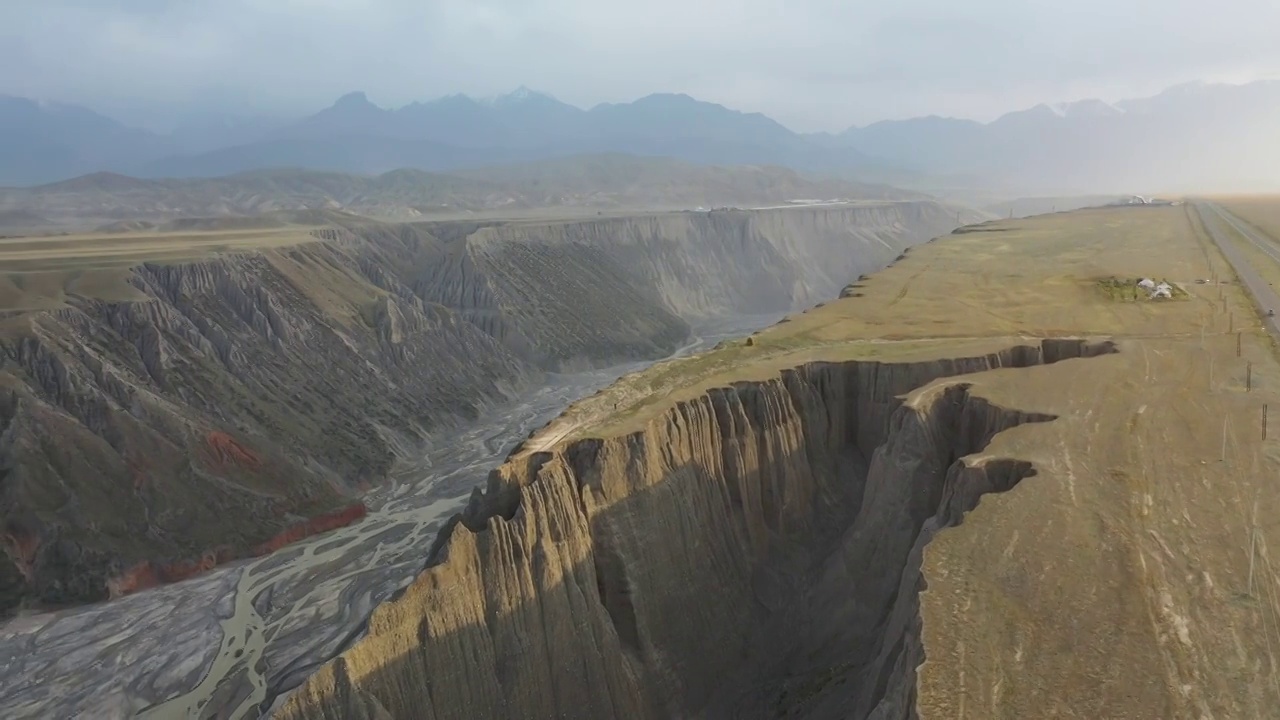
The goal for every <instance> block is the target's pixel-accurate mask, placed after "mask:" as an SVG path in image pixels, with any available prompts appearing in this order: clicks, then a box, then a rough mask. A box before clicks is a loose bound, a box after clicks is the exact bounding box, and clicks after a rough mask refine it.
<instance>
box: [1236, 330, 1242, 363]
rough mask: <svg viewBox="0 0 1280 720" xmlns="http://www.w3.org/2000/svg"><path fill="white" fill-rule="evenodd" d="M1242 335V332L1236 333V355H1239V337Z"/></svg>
mask: <svg viewBox="0 0 1280 720" xmlns="http://www.w3.org/2000/svg"><path fill="white" fill-rule="evenodd" d="M1242 336H1244V333H1242V332H1238V333H1236V357H1240V338H1241V337H1242Z"/></svg>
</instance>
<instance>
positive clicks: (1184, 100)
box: [0, 81, 1280, 194]
mask: <svg viewBox="0 0 1280 720" xmlns="http://www.w3.org/2000/svg"><path fill="white" fill-rule="evenodd" d="M1277 120H1280V82H1275V81H1259V82H1255V83H1250V84H1246V85H1225V84H1206V83H1195V84H1188V85H1181V86H1177V87H1173V88H1170V89H1168V90H1166V91H1165V92H1163V93H1160V94H1158V95H1156V96H1153V97H1149V98H1142V99H1135V100H1126V101H1122V102H1117V103H1104V102H1102V101H1100V100H1085V101H1080V102H1074V103H1066V104H1061V105H1048V104H1043V105H1038V106H1036V107H1033V108H1030V109H1027V110H1022V111H1018V112H1012V113H1008V114H1006V115H1003V116H1001V117H1000V118H998V119H996V120H994V121H992V122H990V123H979V122H975V121H972V120H962V119H955V118H944V117H937V116H931V117H924V118H914V119H908V120H892V121H885V122H879V123H875V124H872V125H869V126H866V127H861V128H850V129H849V130H846V131H844V132H841V133H835V134H802V133H797V132H793V131H792V130H790V129H788V128H786V127H785V126H783V125H782V124H780V123H778V122H776V121H774V120H772V119H771V118H769V117H767V116H765V115H762V114H760V113H746V112H739V111H736V110H732V109H729V108H726V107H723V106H721V105H717V104H714V103H708V102H703V101H699V100H697V99H694V98H692V97H689V96H687V95H681V94H655V95H649V96H647V97H644V98H640V99H638V100H636V101H634V102H630V103H620V104H602V105H598V106H596V107H593V108H591V109H589V110H583V109H580V108H577V107H575V106H572V105H569V104H567V103H563V102H560V101H559V100H556V99H555V98H553V97H551V96H549V95H546V94H543V93H539V92H534V91H531V90H528V89H524V88H521V89H520V90H518V91H516V92H514V93H510V94H508V95H504V96H501V97H499V98H496V99H494V100H488V101H486V100H477V99H474V98H471V97H467V96H464V95H452V96H448V97H443V98H439V99H436V100H431V101H428V102H420V103H412V104H410V105H406V106H404V107H400V108H394V109H388V108H382V107H379V106H377V105H375V104H373V103H372V102H370V101H369V99H368V98H367V97H366V96H365V95H364V94H363V93H360V92H353V93H349V94H347V95H344V96H343V97H341V98H339V99H338V100H337V102H335V103H334V104H333V105H332V106H330V107H328V108H325V109H324V110H321V111H320V112H317V113H315V114H313V115H310V116H307V117H304V118H301V119H299V120H296V121H292V122H269V121H264V120H257V119H236V118H230V117H211V118H209V120H208V122H205V123H199V124H188V125H186V126H184V127H183V128H180V129H179V130H178V131H175V132H173V133H170V134H167V135H164V134H158V133H153V132H148V131H144V130H140V129H136V128H130V127H127V126H124V125H122V124H121V123H118V122H116V121H114V120H111V119H109V118H107V117H105V116H103V115H100V114H98V113H95V112H93V111H92V110H89V109H87V108H83V107H79V106H75V105H68V104H61V103H45V102H39V101H35V100H30V99H25V98H15V97H0V185H34V184H40V183H49V182H55V181H59V180H65V179H68V178H71V177H75V176H78V175H83V174H88V173H93V172H98V171H112V172H118V173H124V174H128V175H133V176H137V177H141V178H163V177H216V176H224V175H231V174H236V173H243V172H248V171H253V170H260V169H264V168H279V167H293V168H305V169H310V170H321V171H331V172H344V173H357V174H362V175H379V174H382V173H386V172H389V171H392V170H396V169H402V168H411V169H417V170H422V171H428V172H445V171H449V172H452V171H456V170H458V169H461V168H475V167H480V166H487V165H499V164H510V163H527V162H531V161H538V160H546V159H549V158H556V157H564V156H570V155H580V154H600V153H604V154H617V153H623V154H631V155H637V156H666V157H672V158H677V159H680V160H684V161H686V162H689V163H696V164H703V165H776V166H785V167H789V168H792V169H795V170H798V171H801V172H804V173H808V174H816V175H823V176H829V177H840V178H845V179H854V180H861V181H869V182H881V183H892V184H896V185H899V186H903V187H909V188H913V189H919V190H924V191H929V192H939V191H943V194H945V191H946V190H947V189H949V188H960V187H963V188H967V189H970V190H972V189H973V188H987V189H991V190H998V191H1007V192H1012V193H1015V194H1031V193H1069V192H1138V191H1148V192H1170V191H1179V192H1181V191H1209V190H1224V191H1225V190H1245V189H1275V188H1278V187H1280V175H1277V173H1276V172H1275V171H1274V170H1273V168H1274V167H1276V166H1277V161H1280V142H1277V141H1276V139H1275V137H1276V133H1275V131H1274V128H1275V123H1276V121H1277Z"/></svg>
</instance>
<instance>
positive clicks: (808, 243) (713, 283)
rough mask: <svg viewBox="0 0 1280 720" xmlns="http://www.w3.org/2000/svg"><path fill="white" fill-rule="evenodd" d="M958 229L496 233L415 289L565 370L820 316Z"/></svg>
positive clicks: (814, 213)
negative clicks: (813, 308)
mask: <svg viewBox="0 0 1280 720" xmlns="http://www.w3.org/2000/svg"><path fill="white" fill-rule="evenodd" d="M954 225H955V216H954V214H953V212H952V211H951V210H948V209H946V208H945V207H943V206H941V205H938V204H937V203H932V202H903V203H892V204H880V205H865V206H856V205H854V206H836V207H815V208H806V209H803V210H798V209H782V210H762V211H715V212H707V213H693V212H686V213H668V214H661V215H656V214H655V215H648V216H640V217H634V218H609V219H600V220H587V221H579V222H571V223H556V224H539V223H510V224H505V225H492V226H489V227H481V228H477V229H476V230H475V231H474V232H473V233H471V234H469V235H468V236H467V237H465V238H464V239H459V240H457V241H456V242H454V243H452V244H451V245H450V247H449V248H448V250H447V252H446V253H445V257H444V258H443V259H442V261H441V262H439V263H437V264H435V265H433V266H432V267H431V268H429V269H428V270H427V271H426V273H425V274H424V275H423V276H422V278H421V280H420V281H419V283H418V284H417V285H415V288H416V289H417V290H418V291H419V292H420V294H421V295H422V296H423V297H424V298H428V299H430V300H432V301H434V302H438V303H440V304H442V305H444V306H446V307H448V308H450V309H453V310H456V311H458V312H459V313H460V314H461V315H462V316H463V317H465V318H467V319H468V320H471V321H472V322H475V323H476V324H477V325H479V326H480V327H483V328H485V329H486V331H487V332H489V333H490V334H492V335H494V336H495V337H497V338H498V339H500V340H501V341H502V342H503V343H504V344H505V345H506V346H507V347H509V348H511V349H512V350H513V351H515V352H518V353H531V354H533V355H534V356H535V357H537V358H538V359H539V361H540V362H542V363H543V364H545V365H547V366H549V367H553V368H557V367H562V366H563V365H565V364H566V363H569V364H572V363H574V362H575V360H576V359H578V358H582V357H589V358H605V359H610V360H616V359H620V358H623V357H637V356H655V355H660V354H663V352H664V351H668V352H669V351H670V350H672V349H674V348H675V347H676V346H678V345H679V344H680V342H681V340H683V338H684V336H685V335H686V334H687V332H688V328H687V326H686V325H685V324H684V321H686V320H690V319H705V318H713V317H717V316H723V315H725V314H728V313H738V314H767V313H776V312H784V311H788V310H796V309H799V308H802V307H808V306H810V305H813V304H815V303H817V302H820V301H823V300H827V299H830V298H832V297H834V296H835V295H836V293H837V292H838V291H839V289H840V287H842V286H843V285H844V284H845V283H847V282H848V281H849V279H850V278H853V277H855V276H857V275H859V274H861V273H865V272H870V271H872V270H875V269H878V268H880V267H883V266H884V265H886V264H887V263H888V262H890V261H891V260H892V259H893V258H894V257H896V256H897V255H898V254H900V253H901V252H902V251H903V250H904V249H906V248H907V247H910V246H911V245H914V244H917V243H921V242H924V241H926V240H929V239H930V238H933V237H936V236H938V235H940V234H943V233H945V232H947V231H948V230H950V229H951V228H952V227H953V226H954ZM550 288H554V292H548V290H549V289H550Z"/></svg>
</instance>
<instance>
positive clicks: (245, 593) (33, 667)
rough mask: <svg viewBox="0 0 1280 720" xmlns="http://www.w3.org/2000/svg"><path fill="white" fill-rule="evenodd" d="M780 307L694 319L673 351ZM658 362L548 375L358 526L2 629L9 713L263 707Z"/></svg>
mask: <svg viewBox="0 0 1280 720" xmlns="http://www.w3.org/2000/svg"><path fill="white" fill-rule="evenodd" d="M781 317H782V315H768V316H748V317H739V318H734V319H730V320H719V321H717V322H716V323H715V325H714V327H702V328H695V333H694V336H693V337H692V338H691V339H690V341H689V343H688V344H687V345H685V346H684V347H682V348H681V349H680V350H678V351H677V352H676V353H675V354H673V355H672V357H678V356H681V355H687V354H690V353H694V352H698V351H701V350H703V349H706V348H710V347H712V346H714V345H715V344H716V343H718V342H720V341H721V340H724V339H726V338H732V337H739V336H742V335H745V334H748V333H750V332H751V331H752V330H755V329H759V328H761V327H765V326H767V325H771V324H773V323H774V322H776V321H777V320H778V319H780V318H781ZM650 364H652V363H651V362H647V361H646V362H634V363H628V364H624V365H617V366H614V367H610V368H606V369H600V370H592V371H589V372H581V373H572V374H553V375H549V376H548V378H547V382H546V383H545V384H543V385H542V386H541V387H539V388H537V389H535V390H532V391H530V392H528V393H526V394H525V395H524V396H522V397H521V398H519V399H517V400H515V401H513V402H510V403H507V404H504V405H502V406H500V407H497V408H494V409H492V410H491V411H489V412H487V413H485V415H484V416H483V417H482V418H481V419H480V420H478V421H476V422H474V423H471V424H469V425H468V426H466V427H465V428H464V429H463V430H461V431H460V432H458V433H456V434H454V435H452V436H450V437H448V438H445V439H442V441H440V442H439V443H438V446H437V447H436V448H434V449H432V450H430V451H429V452H428V453H427V454H426V456H425V457H424V458H422V460H421V464H420V467H422V468H424V469H423V471H422V472H420V473H416V474H414V475H411V476H408V477H404V476H403V474H399V475H398V478H399V479H396V480H392V481H390V482H388V483H386V484H385V485H383V486H381V487H379V488H377V489H376V490H374V491H372V492H370V493H369V494H368V495H366V496H365V498H364V500H365V503H366V505H367V506H368V507H369V514H368V516H367V517H366V518H365V519H364V520H363V521H361V522H359V523H356V524H354V525H351V526H349V527H346V528H342V529H339V530H335V531H333V532H330V533H326V534H323V535H319V536H316V537H313V538H309V539H307V540H305V541H303V542H299V543H297V544H294V545H290V546H287V547H285V548H283V549H281V550H279V551H278V552H276V553H274V554H272V555H268V556H266V557H262V558H257V559H255V560H251V561H247V562H243V563H238V564H233V565H227V566H223V567H219V568H216V569H214V570H213V571H211V572H209V573H206V574H204V575H201V576H198V577H195V578H192V579H190V580H187V581H184V582H181V583H175V584H173V585H166V586H162V587H158V588H153V589H151V590H147V591H144V592H141V593H138V594H136V595H130V596H128V597H125V598H121V599H119V600H114V601H111V602H107V603H101V604H98V605H92V606H87V607H81V608H74V609H70V610H66V611H61V612H57V613H46V614H40V615H29V616H25V617H19V618H16V619H13V620H11V621H9V622H8V623H6V624H5V625H4V626H0V716H3V717H5V718H54V717H57V718H71V717H75V718H128V717H137V716H141V717H147V718H184V717H201V718H206V717H208V718H234V719H237V720H238V719H240V718H258V717H262V716H264V715H265V714H267V713H268V712H269V709H270V708H271V707H273V706H274V705H275V704H276V703H277V702H278V701H279V700H280V699H282V698H283V697H284V696H285V694H287V693H288V691H289V690H291V689H292V688H294V687H296V686H297V685H298V684H299V683H300V682H301V681H302V680H303V679H304V678H305V677H306V676H307V675H308V674H309V673H311V672H312V671H313V670H314V669H315V668H316V667H318V666H319V665H321V664H323V663H324V662H326V661H328V660H329V659H330V658H332V657H334V656H335V655H337V654H338V653H340V652H341V651H342V650H343V649H344V648H346V647H347V646H349V645H350V644H351V643H352V642H353V641H354V640H355V639H357V638H358V637H359V636H360V634H361V633H362V632H363V629H364V625H365V622H366V620H367V619H368V617H369V614H370V612H371V611H372V610H373V608H375V607H376V606H377V605H378V604H380V603H381V602H383V601H384V600H386V599H387V598H389V597H390V596H391V595H392V594H393V593H395V592H396V591H397V590H399V589H401V588H403V587H404V586H406V585H407V584H408V583H409V582H410V581H412V580H413V578H414V577H415V576H416V575H417V574H418V572H419V571H420V570H421V569H422V567H423V565H424V563H425V562H426V559H427V554H428V551H429V550H430V548H431V546H432V543H433V542H434V540H435V538H436V535H437V533H438V532H439V530H440V528H441V526H442V525H443V524H444V523H445V522H446V520H447V519H448V518H449V517H450V516H452V515H453V514H454V513H455V512H457V511H459V510H460V509H461V508H462V507H463V506H464V505H465V504H466V501H467V498H468V497H469V496H470V494H471V491H472V488H474V487H477V486H479V485H481V484H483V482H484V480H485V477H486V476H487V474H488V472H489V470H491V469H492V468H494V467H496V466H497V465H498V464H500V463H501V462H502V460H503V459H504V458H505V457H506V455H507V453H508V452H510V450H511V449H512V447H514V446H515V444H516V443H518V442H519V441H521V440H523V439H524V438H526V437H527V436H528V435H529V433H530V432H532V431H533V430H535V429H537V428H539V427H541V426H542V425H544V424H546V423H547V422H548V421H550V420H551V419H552V418H554V417H555V416H556V415H558V414H559V413H560V412H561V411H563V410H564V408H565V407H567V406H568V405H569V404H570V403H571V402H573V401H574V400H576V399H578V398H581V397H584V396H587V395H590V394H591V393H593V392H595V391H596V390H598V389H599V388H602V387H604V386H606V385H608V384H609V383H611V382H613V381H614V380H616V379H617V378H618V377H621V376H622V375H625V374H628V373H631V372H635V371H638V370H641V369H643V368H645V367H647V366H648V365H650Z"/></svg>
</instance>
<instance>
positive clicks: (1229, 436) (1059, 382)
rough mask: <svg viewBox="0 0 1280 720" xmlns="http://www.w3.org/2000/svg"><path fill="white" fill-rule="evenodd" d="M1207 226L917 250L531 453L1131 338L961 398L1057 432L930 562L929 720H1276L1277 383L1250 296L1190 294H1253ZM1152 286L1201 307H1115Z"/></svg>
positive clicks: (1000, 441)
mask: <svg viewBox="0 0 1280 720" xmlns="http://www.w3.org/2000/svg"><path fill="white" fill-rule="evenodd" d="M1194 214H1195V213H1194V210H1192V209H1191V208H1190V207H1160V208H1122V209H1109V210H1086V211H1079V212H1074V213H1069V214H1060V215H1051V216H1043V217H1039V218H1031V219H1027V220H1013V221H1001V222H997V223H994V224H992V225H990V226H988V227H987V228H986V229H985V231H982V232H971V233H967V234H963V235H954V236H950V237H947V238H944V239H942V240H940V241H938V242H935V243H931V244H928V245H925V246H922V247H918V248H916V249H914V250H913V251H912V252H911V253H910V254H909V255H908V256H907V257H906V258H905V259H903V260H902V261H900V262H898V263H896V264H895V265H894V266H892V267H890V268H889V269H887V270H885V271H883V272H880V273H877V274H875V275H874V276H872V277H871V278H869V279H868V280H866V281H864V282H862V283H860V285H861V286H862V287H860V288H857V289H856V291H857V292H860V293H862V296H861V297H850V298H847V299H843V300H835V301H832V302H829V303H827V304H825V305H824V306H823V307H819V308H817V309H813V310H810V311H808V312H804V313H800V314H797V315H795V316H793V317H791V318H790V319H789V321H785V322H783V323H780V324H778V325H776V326H774V327H772V328H769V329H767V330H765V331H762V332H760V333H759V334H757V335H756V336H755V337H754V338H753V343H752V345H751V346H747V345H745V343H744V341H737V342H734V343H732V344H729V345H726V346H724V347H722V348H720V349H717V350H713V351H710V352H707V353H704V354H701V355H698V356H694V357H691V358H687V359H682V360H677V361H672V362H668V363H663V364H660V365H657V366H655V367H653V368H652V369H650V370H648V371H646V372H642V373H639V374H637V375H633V376H629V377H627V378H624V379H622V380H620V381H619V382H618V383H616V384H615V385H614V386H612V387H611V388H609V389H607V390H606V391H604V392H602V393H601V394H599V395H597V396H595V397H593V398H588V399H585V400H583V401H580V402H579V403H577V404H575V405H574V406H573V407H571V408H570V409H569V410H568V411H566V413H565V414H564V415H563V416H562V417H561V418H560V419H559V420H557V421H556V422H554V423H553V424H552V425H550V426H548V427H547V428H546V429H545V430H544V431H543V432H542V435H541V437H540V438H535V439H534V442H532V443H530V446H531V447H544V446H545V445H546V444H547V441H550V442H557V441H559V440H561V439H563V438H569V437H575V436H584V435H593V436H598V435H612V434H616V433H623V432H628V431H633V430H637V429H641V428H643V427H644V425H645V423H646V421H647V420H649V419H650V418H652V417H654V416H655V415H656V414H657V413H658V412H659V411H661V410H663V409H665V408H667V407H670V405H671V404H672V403H673V402H674V401H677V400H680V399H683V398H689V397H693V396H695V395H697V394H698V393H701V392H704V391H705V390H706V389H707V388H709V387H713V386H719V385H723V384H726V383H727V382H729V381H736V380H748V379H752V378H765V377H770V376H773V375H774V374H776V373H777V372H778V371H779V369H781V368H787V367H793V366H796V365H800V364H802V363H806V362H810V361H815V360H841V359H852V358H880V359H892V360H905V359H927V358H936V357H947V356H960V355H968V354H973V353H975V352H978V351H982V350H992V349H996V348H1001V347H1007V346H1009V345H1012V344H1015V343H1018V342H1020V341H1024V340H1025V339H1030V338H1041V337H1051V336H1057V337H1061V336H1075V337H1089V338H1094V339H1104V338H1110V339H1114V340H1115V341H1116V343H1117V346H1118V348H1119V350H1120V352H1119V353H1117V354H1114V355H1107V356H1103V357H1098V358H1092V359H1088V360H1069V361H1066V362H1062V363H1057V364H1054V365H1050V366H1042V367H1034V368H1028V369H1004V370H996V371H992V372H987V373H981V374H977V375H971V376H966V377H965V378H964V381H965V382H969V383H972V384H973V387H972V390H971V392H972V393H974V394H977V395H980V396H983V397H986V398H988V399H990V400H991V401H993V402H995V403H997V404H998V405H1001V406H1004V407H1011V408H1018V409H1021V410H1025V411H1034V412H1043V413H1052V414H1054V415H1057V416H1058V419H1057V420H1055V421H1053V422H1050V423H1045V424H1031V425H1023V426H1020V427H1017V428H1014V429H1012V430H1009V431H1006V432H1004V433H1002V434H1000V435H998V436H997V437H996V438H995V440H994V441H993V442H992V444H991V445H990V446H989V447H988V448H987V449H986V450H985V451H984V452H983V456H992V457H1012V458H1020V459H1025V460H1030V461H1032V462H1033V463H1034V465H1035V467H1036V468H1037V472H1038V474H1037V475H1036V476H1034V477H1031V478H1029V479H1027V480H1025V481H1023V482H1022V483H1020V484H1019V485H1017V486H1016V487H1015V488H1014V489H1013V490H1012V491H1010V492H1008V493H1004V494H1001V495H993V496H987V497H985V498H984V499H983V500H982V502H981V504H980V505H979V507H978V508H977V509H976V510H975V511H973V512H972V513H970V514H969V516H968V517H967V518H966V520H965V522H964V523H963V524H962V525H960V526H959V527H956V528H952V529H949V530H946V531H944V532H943V533H941V534H940V535H939V536H938V538H937V539H935V541H934V542H933V543H932V544H931V545H930V546H929V547H928V548H927V551H926V555H925V561H924V573H925V577H926V579H927V582H928V589H927V591H926V592H925V593H924V594H923V596H922V615H923V618H924V645H925V654H926V657H927V661H926V663H925V664H924V666H923V667H922V668H921V669H920V676H919V708H920V711H921V714H922V716H923V717H930V718H942V717H946V718H962V719H969V720H985V719H987V718H1048V717H1057V718H1088V719H1089V720H1095V719H1096V718H1175V717H1176V718H1263V717H1277V716H1280V557H1278V558H1277V560H1276V562H1274V563H1273V562H1272V560H1271V551H1272V549H1273V548H1274V549H1275V551H1276V552H1280V520H1277V518H1280V491H1278V490H1277V488H1278V487H1280V486H1278V485H1277V483H1280V479H1278V478H1280V473H1278V472H1277V470H1280V442H1278V441H1277V437H1278V436H1280V426H1278V423H1280V415H1276V414H1275V413H1273V418H1272V430H1271V432H1270V436H1269V438H1268V439H1266V440H1265V441H1264V440H1263V438H1262V436H1261V419H1262V413H1263V407H1264V406H1268V405H1269V406H1270V407H1272V408H1277V409H1280V363H1278V362H1277V359H1276V356H1275V354H1274V351H1273V345H1272V342H1271V340H1270V338H1269V337H1268V336H1266V335H1265V334H1264V333H1263V332H1262V330H1261V323H1260V320H1259V318H1258V317H1257V315H1256V313H1255V311H1254V310H1253V309H1252V306H1251V304H1250V303H1249V301H1248V299H1247V298H1246V297H1244V295H1243V294H1242V290H1241V289H1239V288H1238V287H1237V286H1236V285H1234V284H1230V283H1228V284H1225V285H1222V286H1217V285H1211V284H1197V283H1195V282H1194V281H1195V279H1198V278H1208V277H1210V276H1212V275H1214V274H1215V273H1216V274H1217V275H1218V276H1220V277H1224V278H1228V279H1230V278H1233V275H1232V273H1231V272H1230V271H1229V269H1228V268H1227V266H1226V263H1225V261H1224V260H1223V258H1222V257H1221V255H1220V254H1219V253H1218V251H1217V250H1216V248H1215V247H1214V246H1213V245H1212V243H1210V242H1209V240H1208V239H1207V238H1206V237H1205V236H1204V235H1203V233H1202V231H1200V230H1199V225H1198V223H1197V222H1195V221H1194ZM1256 217H1257V218H1262V217H1263V215H1261V214H1259V215H1257V216H1256ZM1277 217H1280V214H1277ZM1256 221H1257V222H1260V223H1261V222H1264V221H1263V220H1261V219H1258V220H1256ZM1138 276H1153V277H1158V278H1159V277H1163V278H1168V279H1169V280H1170V281H1173V282H1177V283H1179V284H1181V286H1182V287H1183V288H1184V289H1185V290H1186V291H1187V293H1188V297H1187V298H1186V299H1185V300H1181V301H1164V302H1142V301H1130V300H1126V299H1119V298H1115V297H1111V296H1109V295H1108V294H1107V293H1105V292H1099V290H1098V283H1099V281H1100V280H1102V279H1105V278H1110V277H1121V278H1123V277H1138ZM1220 292H1221V293H1222V297H1221V298H1220V297H1219V293H1220ZM1229 327H1230V328H1231V329H1232V330H1235V331H1241V333H1242V334H1241V336H1240V340H1241V351H1242V354H1241V356H1240V357H1237V355H1236V341H1237V336H1236V334H1235V332H1228V328H1229ZM1249 364H1251V365H1252V383H1253V389H1252V390H1251V391H1247V390H1246V387H1245V383H1246V373H1247V372H1248V369H1247V368H1248V367H1249ZM919 392H922V391H917V393H919ZM615 403H618V404H620V406H621V407H622V410H621V411H619V412H614V411H613V406H614V404H615ZM605 417H609V418H610V419H608V420H601V419H600V418H605ZM540 440H541V442H540ZM1251 537H1256V538H1257V545H1256V551H1255V552H1254V553H1252V554H1251V552H1250V544H1251ZM1251 560H1252V568H1253V575H1252V584H1250V568H1251Z"/></svg>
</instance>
